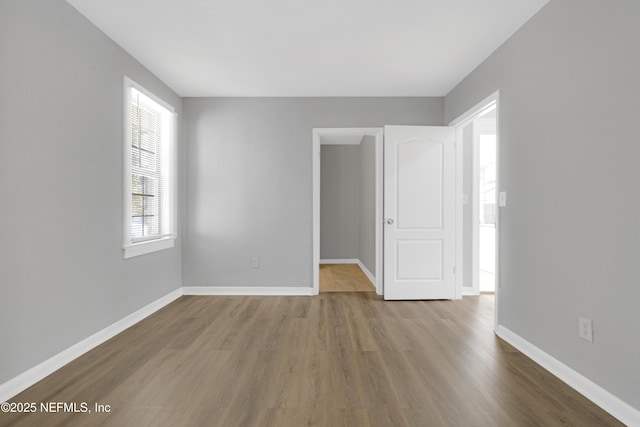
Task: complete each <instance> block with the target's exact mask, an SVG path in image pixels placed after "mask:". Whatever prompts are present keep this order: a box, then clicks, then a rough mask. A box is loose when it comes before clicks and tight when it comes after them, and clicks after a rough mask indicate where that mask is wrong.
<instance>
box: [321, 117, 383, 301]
mask: <svg viewBox="0 0 640 427" xmlns="http://www.w3.org/2000/svg"><path fill="white" fill-rule="evenodd" d="M382 135H383V130H382V128H317V129H313V146H312V149H313V272H312V274H313V293H314V294H318V293H319V292H320V277H321V264H322V275H323V279H327V278H332V280H333V282H334V285H335V286H333V288H332V291H340V290H345V291H348V290H349V286H350V285H348V283H355V282H358V281H361V282H364V281H370V282H371V283H373V285H374V287H375V291H376V292H377V293H378V294H381V293H382V280H381V277H382V249H381V246H382V165H381V161H382ZM362 143H364V145H363V146H366V152H365V150H363V153H362V154H363V155H366V156H367V157H368V158H370V157H372V159H371V161H372V163H373V164H372V165H371V166H372V167H373V170H369V171H368V172H371V173H372V175H373V182H370V181H371V180H370V179H367V186H370V187H372V188H369V189H368V191H367V194H369V193H371V197H370V200H363V201H362V202H363V203H365V204H366V206H367V208H366V210H367V215H366V218H365V220H364V221H363V222H364V223H365V224H359V223H358V224H352V227H351V228H353V227H360V226H361V225H362V226H363V227H364V228H366V229H367V230H369V229H371V230H372V231H373V234H372V235H371V233H369V232H366V233H363V236H365V237H366V238H365V239H364V242H360V243H361V245H362V246H364V247H366V248H367V249H366V250H364V251H363V252H362V253H358V252H357V250H356V251H355V252H354V250H353V248H351V249H349V248H348V247H345V246H349V244H350V243H349V242H350V241H351V242H352V243H353V238H351V240H349V236H347V235H345V233H346V234H348V232H346V231H344V230H349V227H347V228H346V229H344V227H343V231H342V232H341V231H340V227H334V228H335V230H331V231H332V232H333V234H334V239H332V243H333V247H332V248H324V247H323V250H324V253H323V254H321V245H320V244H321V241H322V238H321V218H323V217H322V213H323V212H322V211H321V209H322V208H323V205H322V203H321V182H322V180H323V176H322V175H321V171H322V158H323V154H324V155H325V156H324V158H325V160H328V159H329V158H330V157H328V156H333V157H335V158H337V159H341V158H342V157H344V154H345V153H346V155H347V157H348V156H351V155H352V154H354V153H355V152H356V151H354V150H350V149H349V147H350V146H351V147H354V146H360V145H361V144H362ZM323 147H325V152H324V153H323V151H322V150H323ZM341 147H342V148H341ZM352 151H353V153H352ZM357 151H360V150H357ZM358 156H360V154H358ZM352 157H353V156H352ZM343 160H344V159H343ZM343 163H344V162H343ZM367 164H369V163H367ZM338 167H340V166H338ZM342 167H343V168H344V167H348V166H346V165H342ZM367 168H368V169H370V168H369V167H368V166H367ZM368 172H367V173H368ZM332 175H333V174H329V175H328V176H325V178H328V179H329V181H327V180H325V186H327V185H330V184H331V179H332V178H337V175H338V174H336V176H332ZM333 184H334V185H337V186H338V187H339V183H333ZM346 191H347V188H345V189H343V191H340V192H341V193H344V192H346ZM340 197H342V198H343V199H345V200H344V201H343V203H344V202H346V204H352V205H354V206H352V209H358V206H357V205H356V204H354V202H355V200H354V199H353V197H350V196H349V194H338V195H337V199H338V200H336V204H339V203H340V200H339V199H340ZM325 202H326V200H325ZM325 205H326V203H325ZM325 207H326V206H325ZM343 208H345V206H342V207H341V209H343ZM346 208H347V209H348V208H349V207H348V206H347V207H346ZM325 220H326V212H325ZM347 225H348V224H347ZM324 231H328V230H326V229H325V230H324ZM352 231H354V232H355V231H356V230H352ZM354 234H356V235H357V233H354ZM326 240H327V239H325V242H326ZM336 242H337V243H336ZM356 246H358V243H356ZM354 254H357V256H354ZM321 255H322V256H321ZM354 268H355V269H354ZM363 276H364V277H363ZM345 284H347V286H346V288H345Z"/></svg>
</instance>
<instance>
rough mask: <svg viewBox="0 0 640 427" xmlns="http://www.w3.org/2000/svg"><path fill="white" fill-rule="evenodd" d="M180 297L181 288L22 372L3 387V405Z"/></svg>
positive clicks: (0, 399) (1, 400) (1, 393)
mask: <svg viewBox="0 0 640 427" xmlns="http://www.w3.org/2000/svg"><path fill="white" fill-rule="evenodd" d="M181 296H182V288H179V289H176V290H175V291H172V292H170V293H169V294H167V295H165V296H163V297H162V298H160V299H157V300H156V301H154V302H152V303H151V304H148V305H146V306H144V307H142V308H141V309H140V310H138V311H136V312H134V313H131V314H130V315H128V316H127V317H125V318H123V319H121V320H118V321H117V322H116V323H114V324H112V325H110V326H107V327H106V328H104V329H102V330H101V331H98V332H96V333H95V334H93V335H91V336H90V337H88V338H85V339H84V340H82V341H80V342H79V343H77V344H74V345H72V346H71V347H69V348H67V349H66V350H63V351H61V352H60V353H58V354H56V355H55V356H53V357H51V358H49V359H47V360H45V361H44V362H42V363H40V364H38V365H36V366H34V367H33V368H31V369H29V370H28V371H25V372H23V373H22V374H20V375H18V376H17V377H14V378H12V379H10V380H9V381H7V382H5V383H3V384H0V402H5V401H7V400H9V399H10V398H12V397H13V396H15V395H17V394H18V393H20V392H22V391H24V390H26V389H27V388H29V387H31V386H32V385H34V384H35V383H37V382H38V381H40V380H42V379H43V378H45V377H46V376H48V375H50V374H52V373H53V372H55V371H57V370H58V369H60V368H62V367H63V366H64V365H66V364H67V363H69V362H71V361H72V360H74V359H77V358H78V357H80V356H82V355H83V354H85V353H86V352H88V351H89V350H91V349H93V348H94V347H97V346H99V345H100V344H102V343H104V342H105V341H107V340H109V339H111V338H113V337H114V336H116V335H117V334H119V333H120V332H122V331H124V330H125V329H127V328H130V327H131V326H133V325H135V324H136V323H138V322H139V321H141V320H142V319H144V318H145V317H148V316H150V315H151V314H153V313H155V312H156V311H158V310H160V309H161V308H162V307H164V306H166V305H167V304H170V303H171V302H173V301H175V300H176V299H178V298H180V297H181Z"/></svg>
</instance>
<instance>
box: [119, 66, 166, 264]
mask: <svg viewBox="0 0 640 427" xmlns="http://www.w3.org/2000/svg"><path fill="white" fill-rule="evenodd" d="M124 89H125V90H124V123H125V126H124V130H125V135H124V171H125V172H124V173H125V176H124V182H125V187H124V191H125V198H124V199H125V203H124V210H125V212H124V246H123V248H124V257H125V258H131V257H134V256H138V255H142V254H146V253H149V252H154V251H158V250H161V249H167V248H171V247H173V244H174V240H175V238H176V203H175V197H176V194H175V193H176V192H175V182H176V180H175V157H176V155H175V139H176V137H175V134H176V125H175V123H176V114H175V110H174V109H173V107H172V106H170V105H169V104H167V103H165V102H164V101H162V100H161V99H159V98H157V97H156V96H155V95H153V94H152V93H151V92H149V91H147V90H145V89H144V88H143V87H142V86H140V85H138V84H137V83H135V82H134V81H132V80H130V79H128V78H126V77H125V82H124Z"/></svg>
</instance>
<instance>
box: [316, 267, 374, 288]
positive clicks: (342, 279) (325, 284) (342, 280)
mask: <svg viewBox="0 0 640 427" xmlns="http://www.w3.org/2000/svg"><path fill="white" fill-rule="evenodd" d="M375 291H376V288H375V286H373V283H371V281H370V280H369V278H368V277H367V275H366V274H364V271H362V270H361V269H360V267H359V266H358V264H320V292H375Z"/></svg>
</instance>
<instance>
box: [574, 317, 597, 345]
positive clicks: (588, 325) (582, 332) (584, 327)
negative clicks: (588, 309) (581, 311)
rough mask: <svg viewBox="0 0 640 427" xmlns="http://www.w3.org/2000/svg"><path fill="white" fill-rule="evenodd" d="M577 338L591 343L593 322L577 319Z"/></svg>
mask: <svg viewBox="0 0 640 427" xmlns="http://www.w3.org/2000/svg"><path fill="white" fill-rule="evenodd" d="M578 336H579V337H580V338H582V339H584V340H587V341H589V342H593V321H592V320H590V319H585V318H584V317H578Z"/></svg>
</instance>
